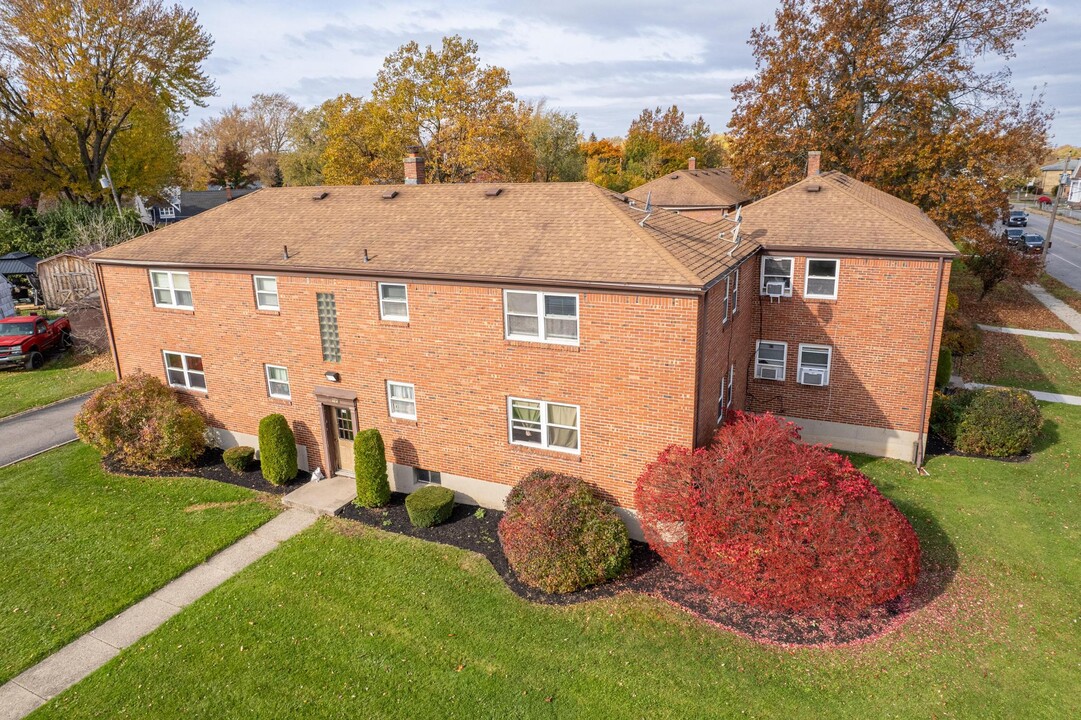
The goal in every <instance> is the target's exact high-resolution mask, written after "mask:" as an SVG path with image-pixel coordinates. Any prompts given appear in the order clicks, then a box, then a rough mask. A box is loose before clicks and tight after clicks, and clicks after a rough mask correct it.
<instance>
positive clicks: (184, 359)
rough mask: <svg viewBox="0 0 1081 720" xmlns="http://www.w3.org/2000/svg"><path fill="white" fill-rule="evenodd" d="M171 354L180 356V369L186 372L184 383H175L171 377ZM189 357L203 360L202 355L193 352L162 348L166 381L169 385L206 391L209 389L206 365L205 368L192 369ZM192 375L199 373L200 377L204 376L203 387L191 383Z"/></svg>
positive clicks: (193, 390)
mask: <svg viewBox="0 0 1081 720" xmlns="http://www.w3.org/2000/svg"><path fill="white" fill-rule="evenodd" d="M170 355H176V356H177V357H179V358H180V364H181V368H180V371H181V372H182V373H184V383H183V384H180V383H175V382H173V380H172V378H170V377H169V369H170V368H169V356H170ZM188 358H199V361H200V362H202V360H203V356H202V355H194V354H192V353H182V352H177V351H176V350H162V351H161V362H162V364H163V365H164V367H165V382H166V383H168V384H169V387H174V388H180V389H181V390H190V391H192V392H201V393H205V392H206V391H207V390H206V369H205V366H204V369H203V370H191V369H189V368H188ZM173 369H174V370H175V369H176V368H173ZM192 375H199V376H200V377H202V378H203V387H198V386H195V385H192V384H191V376H192Z"/></svg>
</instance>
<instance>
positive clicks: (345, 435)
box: [334, 407, 357, 473]
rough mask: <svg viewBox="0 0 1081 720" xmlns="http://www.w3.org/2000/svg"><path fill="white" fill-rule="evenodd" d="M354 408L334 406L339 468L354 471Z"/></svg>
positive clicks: (349, 471) (348, 471)
mask: <svg viewBox="0 0 1081 720" xmlns="http://www.w3.org/2000/svg"><path fill="white" fill-rule="evenodd" d="M354 420H355V418H354V417H353V410H352V408H341V407H339V408H334V426H335V431H336V434H337V436H338V469H339V470H345V471H346V472H347V473H352V472H353V437H354V436H355V435H356V427H357V426H356V423H355V422H354Z"/></svg>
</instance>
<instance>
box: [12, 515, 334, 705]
mask: <svg viewBox="0 0 1081 720" xmlns="http://www.w3.org/2000/svg"><path fill="white" fill-rule="evenodd" d="M317 519H318V516H317V515H314V514H312V513H308V512H303V511H300V510H287V511H285V512H284V513H282V514H281V515H279V516H278V517H276V518H274V519H273V520H271V521H270V522H268V523H267V524H265V525H263V526H262V527H260V528H259V529H257V530H256V531H255V532H253V533H252V534H251V535H248V536H247V537H245V538H243V539H241V540H239V541H238V542H236V543H235V544H233V545H231V546H230V547H228V548H226V549H225V550H222V551H221V552H220V553H218V554H217V555H215V556H214V557H212V558H210V559H209V560H207V561H206V562H205V563H203V564H202V565H199V566H197V567H195V568H192V569H191V570H189V571H188V572H186V573H184V574H183V575H181V576H180V577H178V578H177V579H176V580H173V581H172V582H171V583H169V584H168V585H166V586H165V587H163V588H161V589H160V590H158V591H157V592H155V593H154V594H152V595H150V596H149V597H147V598H145V599H144V600H142V601H141V602H138V603H136V604H135V605H132V606H131V607H130V608H128V609H127V610H125V611H124V612H122V613H120V614H119V615H117V616H116V617H114V618H112V619H111V620H108V621H106V622H104V623H102V624H101V625H99V626H98V627H96V628H94V629H93V630H91V631H90V632H89V633H87V634H86V635H83V636H82V637H81V638H79V639H78V640H76V641H74V642H72V643H71V644H70V645H67V646H65V647H63V648H61V649H60V650H58V651H57V652H56V653H54V654H52V655H50V656H49V657H47V658H45V659H44V660H42V661H41V662H39V663H38V664H37V665H35V666H34V667H32V668H30V669H29V670H26V671H25V672H23V673H22V674H21V675H18V676H16V677H15V678H14V679H12V680H10V681H9V682H8V683H7V684H5V685H3V686H2V687H0V720H21V719H22V718H24V717H26V716H27V715H29V714H30V713H31V712H33V711H34V710H36V709H37V708H39V707H41V706H42V705H44V704H45V703H46V702H48V701H49V700H50V699H51V698H53V697H55V696H56V695H59V694H60V693H61V692H63V691H64V690H67V689H68V688H69V687H71V686H72V685H74V684H75V683H77V682H79V681H80V680H82V679H83V678H85V677H86V676H87V675H89V674H90V673H92V672H94V671H95V670H97V669H98V668H100V667H101V666H102V665H104V664H105V663H107V662H108V661H109V660H111V659H113V658H114V657H116V656H117V655H118V654H119V653H120V651H121V650H123V649H124V648H126V647H128V646H129V645H132V644H134V643H135V642H137V641H138V640H139V639H140V638H142V637H143V636H144V635H147V634H148V633H150V632H152V631H153V630H156V629H157V628H158V627H159V626H160V625H162V624H163V623H164V622H165V621H166V620H168V619H169V618H171V617H172V616H173V615H176V614H177V613H178V612H180V611H181V610H182V609H183V608H184V607H186V606H188V605H190V604H191V603H193V602H195V601H196V600H198V599H199V598H201V597H202V596H203V595H206V594H207V593H208V592H210V591H211V590H213V589H214V588H216V587H218V586H219V585H221V584H222V583H223V582H225V581H226V580H228V579H229V578H231V577H232V576H233V575H236V574H237V573H238V572H240V571H241V570H243V569H244V568H246V567H248V566H249V565H251V564H252V563H253V562H255V561H256V560H258V559H259V558H261V557H263V556H264V555H266V554H267V553H269V552H270V551H271V550H273V549H275V548H276V547H278V545H279V544H281V543H282V542H284V541H286V540H288V539H289V538H291V537H293V536H294V535H296V534H297V533H299V532H301V531H302V530H305V529H306V528H308V527H309V526H311V525H312V524H313V523H314V522H315V521H316V520H317Z"/></svg>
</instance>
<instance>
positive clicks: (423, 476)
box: [413, 467, 443, 485]
mask: <svg viewBox="0 0 1081 720" xmlns="http://www.w3.org/2000/svg"><path fill="white" fill-rule="evenodd" d="M413 484H414V485H442V484H443V478H442V476H441V475H440V474H439V473H438V472H437V471H435V470H425V469H424V468H418V467H415V468H413Z"/></svg>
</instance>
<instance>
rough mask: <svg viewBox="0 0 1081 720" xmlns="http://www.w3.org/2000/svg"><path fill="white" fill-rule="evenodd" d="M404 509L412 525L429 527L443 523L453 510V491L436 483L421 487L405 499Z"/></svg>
mask: <svg viewBox="0 0 1081 720" xmlns="http://www.w3.org/2000/svg"><path fill="white" fill-rule="evenodd" d="M405 511H406V513H408V514H409V522H411V523H413V527H418V528H430V527H433V526H435V525H439V524H441V523H445V522H446V521H447V519H448V518H449V517H450V515H451V513H452V512H454V491H453V490H451V489H450V488H445V487H440V486H438V485H428V486H426V487H422V488H421V489H420V490H417V491H416V492H413V493H410V494H409V497H407V498H406V499H405Z"/></svg>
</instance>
